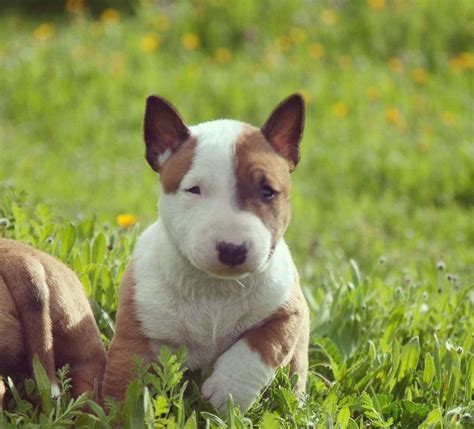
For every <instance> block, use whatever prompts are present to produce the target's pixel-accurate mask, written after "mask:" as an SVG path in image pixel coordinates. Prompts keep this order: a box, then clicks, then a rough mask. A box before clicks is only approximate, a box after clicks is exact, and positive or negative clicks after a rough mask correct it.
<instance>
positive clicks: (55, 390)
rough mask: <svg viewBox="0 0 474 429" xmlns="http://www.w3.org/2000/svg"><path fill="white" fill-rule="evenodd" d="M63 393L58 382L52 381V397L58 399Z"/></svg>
mask: <svg viewBox="0 0 474 429" xmlns="http://www.w3.org/2000/svg"><path fill="white" fill-rule="evenodd" d="M60 395H61V390H60V389H59V386H58V384H57V383H51V398H52V399H54V400H56V399H58V398H59V396H60Z"/></svg>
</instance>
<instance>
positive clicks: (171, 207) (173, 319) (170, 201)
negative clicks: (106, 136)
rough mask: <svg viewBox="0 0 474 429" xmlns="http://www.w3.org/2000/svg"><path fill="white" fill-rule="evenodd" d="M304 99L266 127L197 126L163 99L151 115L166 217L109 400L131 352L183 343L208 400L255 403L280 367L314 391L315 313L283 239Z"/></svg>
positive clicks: (114, 348) (143, 271) (116, 351)
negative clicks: (310, 382)
mask: <svg viewBox="0 0 474 429" xmlns="http://www.w3.org/2000/svg"><path fill="white" fill-rule="evenodd" d="M303 121H304V103H303V99H302V98H301V96H299V95H297V94H295V95H293V96H291V97H289V98H287V99H286V100H284V101H283V102H282V103H281V104H280V105H279V106H278V107H277V108H276V109H275V110H274V112H273V113H272V114H271V115H270V117H269V119H268V120H267V121H266V123H265V125H264V126H263V127H262V129H258V128H255V127H253V126H251V125H248V124H245V123H242V122H238V121H234V120H217V121H212V122H206V123H203V124H199V125H196V126H191V127H189V128H188V127H187V126H185V124H184V123H183V121H182V120H181V118H180V116H179V115H178V113H177V112H176V110H175V109H174V108H173V107H172V106H171V105H170V104H169V103H168V102H167V101H165V100H164V99H162V98H160V97H156V96H151V97H149V98H148V100H147V105H146V113H145V143H146V159H147V160H148V162H149V164H150V165H151V167H152V168H153V169H154V170H155V171H157V172H158V173H159V174H160V179H161V185H162V188H163V192H162V195H161V197H160V201H159V211H160V219H159V220H158V221H157V222H156V223H154V224H153V225H152V226H150V227H149V228H148V229H147V230H146V231H145V232H144V233H143V234H142V236H141V237H140V239H139V241H138V244H137V246H136V248H135V251H134V254H133V258H132V261H131V263H130V265H129V267H128V269H127V271H126V273H125V275H124V278H123V280H122V285H121V291H120V304H119V309H118V314H117V322H116V332H115V337H114V339H113V341H112V344H111V346H110V350H109V352H108V361H107V369H106V373H105V378H104V395H112V396H115V397H118V398H122V397H123V395H124V392H125V389H126V387H127V384H128V383H129V381H130V380H131V379H132V374H131V372H130V368H131V366H132V365H131V364H132V359H131V358H132V355H134V354H136V355H139V356H142V357H144V358H145V360H146V361H152V360H154V359H156V358H155V356H156V353H157V351H158V350H159V348H160V346H162V345H166V346H169V347H171V348H172V349H173V348H176V347H179V346H182V345H185V346H186V347H187V350H188V361H187V367H188V368H189V369H190V370H201V371H208V370H210V369H213V371H212V374H211V375H210V377H209V378H208V379H207V380H206V381H205V382H204V384H203V385H202V388H201V392H202V395H203V397H204V398H205V399H208V400H209V401H210V402H211V403H212V404H213V405H214V406H215V407H216V408H217V409H219V410H222V409H223V408H225V406H226V402H227V399H228V395H229V394H231V395H232V396H233V398H234V400H235V402H236V403H237V404H239V405H240V406H241V407H242V408H243V409H247V408H248V407H249V406H250V405H251V404H252V403H253V402H254V400H255V399H256V398H257V396H258V395H259V393H260V392H261V390H262V389H263V388H264V387H265V386H266V385H267V384H268V383H269V382H270V380H271V379H272V376H273V375H274V373H275V369H276V368H277V367H278V366H281V365H286V364H290V367H291V371H292V372H297V373H298V374H299V381H298V386H297V389H298V393H301V392H302V391H303V390H304V386H305V382H306V377H307V369H308V356H307V353H308V336H309V314H308V308H307V305H306V302H305V299H304V297H303V294H302V292H301V289H300V286H299V283H298V275H297V271H296V268H295V266H294V264H293V260H292V258H291V255H290V251H289V249H288V247H287V245H286V244H285V242H284V240H283V234H284V232H285V230H286V228H287V226H288V223H289V222H290V214H291V208H290V172H291V171H292V170H293V169H294V168H295V166H296V164H297V163H298V161H299V142H300V139H301V137H302V132H303Z"/></svg>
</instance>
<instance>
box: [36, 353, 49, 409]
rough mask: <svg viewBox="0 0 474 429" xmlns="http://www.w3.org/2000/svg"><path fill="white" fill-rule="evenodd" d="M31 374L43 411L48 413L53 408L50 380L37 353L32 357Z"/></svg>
mask: <svg viewBox="0 0 474 429" xmlns="http://www.w3.org/2000/svg"><path fill="white" fill-rule="evenodd" d="M33 375H34V378H35V382H36V387H37V389H38V393H39V395H40V398H41V405H42V407H43V412H44V413H45V414H47V415H49V413H50V412H51V410H52V408H53V400H52V399H51V382H50V380H49V378H48V375H47V374H46V371H45V369H44V367H43V365H41V362H40V360H39V358H38V356H37V355H35V356H34V357H33Z"/></svg>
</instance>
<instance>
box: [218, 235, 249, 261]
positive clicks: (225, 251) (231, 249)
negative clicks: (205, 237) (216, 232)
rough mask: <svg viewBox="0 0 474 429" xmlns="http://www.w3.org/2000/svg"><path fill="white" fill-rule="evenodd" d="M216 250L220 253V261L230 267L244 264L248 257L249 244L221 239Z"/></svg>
mask: <svg viewBox="0 0 474 429" xmlns="http://www.w3.org/2000/svg"><path fill="white" fill-rule="evenodd" d="M216 250H217V252H218V254H219V261H221V262H222V263H223V264H225V265H229V266H230V267H235V266H236V265H242V264H243V263H244V262H245V259H246V258H247V245H246V244H245V243H242V244H233V243H227V242H225V241H221V242H219V243H217V246H216Z"/></svg>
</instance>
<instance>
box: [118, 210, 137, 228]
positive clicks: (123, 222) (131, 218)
mask: <svg viewBox="0 0 474 429" xmlns="http://www.w3.org/2000/svg"><path fill="white" fill-rule="evenodd" d="M116 221H117V225H118V226H121V227H122V228H130V227H131V226H133V225H135V224H136V223H137V218H136V216H135V215H132V214H128V213H123V214H119V215H118V216H117V219H116Z"/></svg>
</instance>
